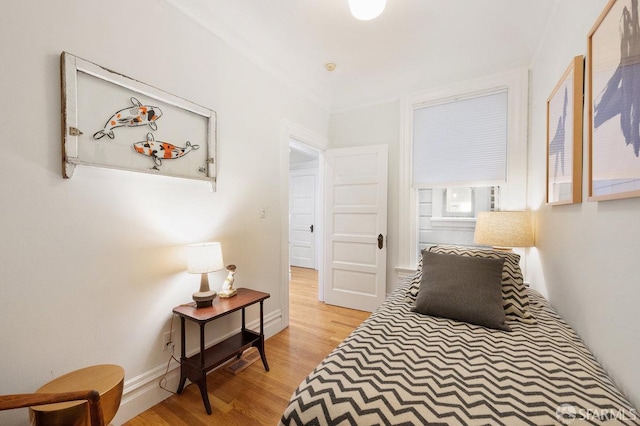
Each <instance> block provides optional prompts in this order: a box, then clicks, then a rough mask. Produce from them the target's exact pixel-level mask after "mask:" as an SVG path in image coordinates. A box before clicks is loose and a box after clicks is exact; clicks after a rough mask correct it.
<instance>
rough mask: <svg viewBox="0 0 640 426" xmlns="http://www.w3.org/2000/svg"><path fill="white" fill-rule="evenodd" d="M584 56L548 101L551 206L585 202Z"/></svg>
mask: <svg viewBox="0 0 640 426" xmlns="http://www.w3.org/2000/svg"><path fill="white" fill-rule="evenodd" d="M583 99H584V56H582V55H579V56H576V57H574V58H573V60H572V61H571V63H570V64H569V67H567V70H566V71H565V72H564V74H563V75H562V77H561V78H560V81H559V82H558V84H557V85H556V87H555V88H554V89H553V91H552V92H551V95H550V96H549V98H548V99H547V186H546V187H547V199H546V203H547V204H548V205H562V204H573V203H580V202H582V127H583V119H582V115H583V114H582V110H583V106H584V104H583Z"/></svg>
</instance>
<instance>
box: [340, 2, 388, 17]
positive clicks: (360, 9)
mask: <svg viewBox="0 0 640 426" xmlns="http://www.w3.org/2000/svg"><path fill="white" fill-rule="evenodd" d="M386 4H387V0H349V9H351V14H352V15H353V16H354V18H356V19H359V20H361V21H368V20H370V19H373V18H377V17H378V16H380V14H381V13H382V11H383V10H384V7H385V5H386Z"/></svg>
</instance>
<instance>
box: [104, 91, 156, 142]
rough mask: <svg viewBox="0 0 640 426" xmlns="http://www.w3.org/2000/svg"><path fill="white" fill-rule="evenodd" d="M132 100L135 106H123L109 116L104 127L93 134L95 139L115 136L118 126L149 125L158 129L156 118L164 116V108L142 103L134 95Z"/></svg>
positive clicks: (153, 128) (152, 128)
mask: <svg viewBox="0 0 640 426" xmlns="http://www.w3.org/2000/svg"><path fill="white" fill-rule="evenodd" d="M130 100H131V104H132V105H133V106H131V107H127V108H123V109H121V110H119V111H117V112H116V113H115V114H113V115H112V116H111V117H109V119H108V120H107V122H106V123H105V125H104V128H103V129H102V130H98V131H97V132H95V133H94V134H93V138H94V139H101V138H103V137H105V136H108V137H109V139H113V138H115V135H114V133H113V129H115V128H116V127H123V126H126V127H136V126H144V125H148V126H149V127H150V128H151V130H157V129H158V125H157V124H156V120H158V119H159V118H160V117H162V110H160V108H158V107H157V106H151V105H142V103H141V102H140V101H139V100H137V99H136V98H134V97H131V98H130Z"/></svg>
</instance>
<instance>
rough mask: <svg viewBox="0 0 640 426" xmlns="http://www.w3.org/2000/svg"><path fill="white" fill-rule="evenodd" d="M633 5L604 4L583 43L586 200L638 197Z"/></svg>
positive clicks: (637, 56) (639, 56) (621, 1)
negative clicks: (586, 78)
mask: <svg viewBox="0 0 640 426" xmlns="http://www.w3.org/2000/svg"><path fill="white" fill-rule="evenodd" d="M639 26H640V22H638V1H637V0H610V1H609V3H608V4H607V6H606V8H605V9H604V11H603V12H602V14H601V15H600V17H599V18H598V20H597V22H596V24H595V25H594V27H593V29H592V30H591V31H590V33H589V37H588V40H587V49H588V50H587V55H588V58H587V59H588V70H589V73H588V75H589V84H588V90H589V98H588V102H589V108H588V114H589V133H590V134H589V200H593V201H600V200H613V199H619V198H629V197H638V196H640V114H639V113H638V111H639V109H640V32H639V31H638V27H639Z"/></svg>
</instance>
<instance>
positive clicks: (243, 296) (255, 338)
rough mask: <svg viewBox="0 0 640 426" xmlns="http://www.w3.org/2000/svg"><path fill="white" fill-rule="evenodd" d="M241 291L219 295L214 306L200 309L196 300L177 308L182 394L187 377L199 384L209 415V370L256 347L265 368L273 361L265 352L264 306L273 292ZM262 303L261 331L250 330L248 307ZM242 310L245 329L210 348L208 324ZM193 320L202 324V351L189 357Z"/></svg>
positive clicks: (180, 390) (243, 327)
mask: <svg viewBox="0 0 640 426" xmlns="http://www.w3.org/2000/svg"><path fill="white" fill-rule="evenodd" d="M237 290H238V294H237V295H235V296H233V297H230V298H228V299H221V298H219V297H216V298H215V299H214V300H213V306H210V307H206V308H198V309H196V307H195V303H189V304H186V305H180V306H176V307H175V308H173V313H175V314H176V315H178V316H179V317H180V333H181V335H180V343H181V353H180V384H179V385H178V393H182V390H183V389H184V384H185V382H186V380H187V379H189V380H190V381H191V382H193V383H196V384H197V385H198V387H199V388H200V394H201V395H202V402H204V408H205V409H206V410H207V414H211V404H210V403H209V394H208V393H207V372H208V371H210V370H212V369H214V368H215V367H217V366H219V365H221V364H223V363H224V362H226V361H228V360H229V359H231V358H233V357H234V356H240V355H241V354H242V352H243V351H245V350H246V349H249V348H250V347H255V348H257V349H258V352H259V353H260V358H261V359H262V364H263V365H264V369H265V370H266V371H269V364H268V363H267V357H266V355H265V353H264V309H263V304H264V301H265V299H268V298H269V297H271V295H270V294H269V293H263V292H261V291H255V290H249V289H247V288H239V289H237ZM255 303H260V333H256V332H254V331H251V330H248V329H247V328H246V326H245V312H244V310H245V308H246V307H247V306H251V305H253V304H255ZM238 310H242V328H241V329H240V332H239V333H237V334H235V335H233V336H231V337H229V338H227V339H225V340H223V341H222V342H220V343H217V344H215V345H213V346H211V347H209V348H207V347H205V343H204V326H205V325H206V324H207V323H208V322H210V321H213V320H216V319H218V318H222V317H223V316H225V315H228V314H230V313H232V312H236V311H238ZM186 320H189V321H193V322H196V323H198V324H199V325H200V352H199V353H197V354H195V355H193V356H190V357H188V358H187V356H186V353H185V351H186V349H185V346H186V345H185V321H186Z"/></svg>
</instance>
